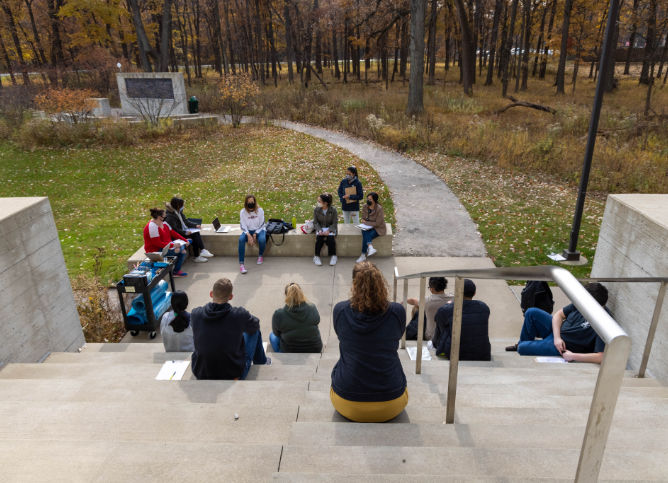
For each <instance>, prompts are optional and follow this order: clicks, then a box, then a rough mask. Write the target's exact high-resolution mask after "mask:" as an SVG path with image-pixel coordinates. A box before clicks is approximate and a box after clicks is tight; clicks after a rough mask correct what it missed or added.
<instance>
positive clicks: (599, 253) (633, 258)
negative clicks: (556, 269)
mask: <svg viewBox="0 0 668 483" xmlns="http://www.w3.org/2000/svg"><path fill="white" fill-rule="evenodd" d="M667 275H668V195H651V194H647V195H610V196H609V197H608V201H607V203H606V205H605V214H604V215H603V222H602V223H601V231H600V233H599V237H598V246H597V248H596V256H595V257H594V266H593V268H592V277H657V276H667ZM605 285H606V286H607V287H608V290H609V292H610V302H609V303H608V306H609V307H610V309H611V310H612V312H613V314H614V316H615V319H616V320H617V321H618V322H619V323H620V324H621V325H622V326H623V327H624V329H625V330H626V331H627V333H628V334H629V335H630V336H631V339H632V341H633V343H632V347H631V358H630V365H631V367H632V368H633V369H635V370H637V369H638V367H639V366H640V361H641V359H642V353H643V350H644V347H645V341H646V339H647V331H648V328H649V324H650V321H651V319H652V313H653V311H654V305H655V302H656V296H657V292H658V290H659V284H658V283H651V284H645V283H607V284H605ZM667 299H668V297H667ZM663 305H664V307H663V311H662V313H661V318H660V320H659V326H658V328H657V331H656V336H655V339H654V345H653V346H652V353H651V356H650V359H649V364H648V366H647V367H648V371H649V372H650V373H651V374H652V375H653V376H654V377H656V378H658V379H661V380H662V381H663V382H665V383H668V301H664V304H663Z"/></svg>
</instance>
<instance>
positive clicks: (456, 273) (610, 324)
mask: <svg viewBox="0 0 668 483" xmlns="http://www.w3.org/2000/svg"><path fill="white" fill-rule="evenodd" d="M428 277H454V278H455V300H454V314H453V320H452V339H451V340H452V342H451V346H450V371H449V377H448V395H447V406H446V416H445V422H446V423H447V424H452V423H454V419H455V400H456V395H457V372H458V368H459V343H460V335H461V327H462V306H463V302H464V279H465V278H475V279H497V280H498V279H501V280H545V281H554V282H556V283H557V285H558V286H559V287H560V288H561V289H562V290H563V291H564V293H565V294H566V296H567V297H568V298H569V299H570V300H571V302H573V304H574V305H575V307H576V308H577V309H578V311H579V312H580V313H581V314H582V315H583V316H584V317H585V318H586V319H587V320H588V321H589V323H590V324H591V326H592V327H593V329H594V330H595V331H596V333H597V334H598V335H599V337H601V339H603V341H604V342H605V350H604V352H603V360H602V361H601V368H600V369H599V372H598V377H597V379H596V387H595V389H594V395H593V397H592V401H591V406H590V408H589V418H588V420H587V428H586V430H585V435H584V439H583V441H582V447H581V449H580V458H579V461H578V469H577V473H576V476H575V481H596V480H597V479H598V474H599V472H600V469H601V462H602V461H603V453H604V451H605V445H606V442H607V440H608V434H609V432H610V426H611V424H612V417H613V414H614V410H615V406H616V404H617V398H618V397H619V391H620V389H621V385H622V381H623V379H624V371H625V369H626V362H627V360H628V358H629V353H630V351H631V338H630V337H629V336H628V335H627V334H626V332H624V330H623V329H622V328H621V327H620V326H619V324H617V322H615V320H614V319H613V318H612V317H610V315H609V314H608V313H607V312H606V311H605V309H603V307H601V305H599V304H598V302H596V300H594V298H593V297H592V296H591V295H590V294H589V292H587V291H586V290H585V288H584V287H583V286H582V284H580V282H579V281H578V280H577V279H576V278H575V277H574V276H573V275H572V274H571V273H570V272H569V271H568V270H566V269H564V268H561V267H555V266H550V265H546V266H540V267H497V268H483V269H466V270H462V269H460V270H439V271H431V272H420V273H414V274H409V275H399V271H398V269H397V268H396V267H395V270H394V284H393V288H394V290H393V295H394V300H395V301H396V296H397V282H398V280H403V281H404V293H403V306H404V308H406V300H407V293H408V280H409V279H414V278H419V279H420V301H419V312H418V324H417V325H418V341H417V342H418V344H417V348H416V349H417V351H416V352H417V354H416V364H415V372H416V374H420V372H421V368H422V340H423V337H424V334H423V332H424V324H423V323H422V321H423V320H424V305H425V291H426V285H427V279H428ZM657 281H660V280H657ZM405 345H406V341H405V333H404V337H403V338H402V341H401V347H402V348H404V347H405Z"/></svg>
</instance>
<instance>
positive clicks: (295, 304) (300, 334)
mask: <svg viewBox="0 0 668 483" xmlns="http://www.w3.org/2000/svg"><path fill="white" fill-rule="evenodd" d="M319 323H320V314H319V313H318V309H317V308H316V306H315V305H314V304H310V303H308V302H307V301H306V297H305V296H304V292H303V291H302V288H301V287H300V286H299V285H297V284H296V283H289V284H287V285H286V286H285V307H282V308H280V309H276V311H275V312H274V315H273V317H272V318H271V328H272V332H271V333H270V334H269V342H271V347H272V348H273V349H274V352H320V351H322V339H321V338H320V330H319V329H318V324H319Z"/></svg>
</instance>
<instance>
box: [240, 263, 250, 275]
mask: <svg viewBox="0 0 668 483" xmlns="http://www.w3.org/2000/svg"><path fill="white" fill-rule="evenodd" d="M239 271H240V272H241V273H242V274H244V273H248V270H246V267H245V266H244V264H243V263H242V264H241V265H239Z"/></svg>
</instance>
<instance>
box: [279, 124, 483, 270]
mask: <svg viewBox="0 0 668 483" xmlns="http://www.w3.org/2000/svg"><path fill="white" fill-rule="evenodd" d="M274 124H275V125H276V126H280V127H283V128H286V129H291V130H293V131H298V132H302V133H305V134H308V135H310V136H313V137H317V138H319V139H323V140H325V141H327V142H329V143H331V144H334V145H336V146H339V147H341V148H343V149H346V150H348V151H350V152H351V153H353V154H354V155H355V156H358V157H359V158H362V159H363V160H364V161H366V162H367V163H369V164H370V165H371V166H372V167H373V168H374V169H375V170H376V171H377V172H378V174H379V175H380V177H381V178H382V179H383V181H384V182H385V184H386V185H387V187H388V188H389V189H390V192H391V193H392V199H393V201H394V208H395V211H396V221H397V230H396V234H395V236H394V240H393V243H392V247H393V252H394V255H396V256H411V255H412V256H431V257H484V256H486V251H485V245H484V244H483V242H482V239H481V238H480V234H479V233H478V230H477V228H476V225H475V223H473V221H472V220H471V217H470V216H469V214H468V212H467V211H466V210H465V209H464V207H463V206H462V204H461V203H460V202H459V199H458V198H457V197H456V196H455V195H454V194H453V193H452V191H450V189H449V188H448V187H447V185H446V184H445V183H444V182H443V180H441V179H440V178H438V177H437V176H436V175H434V174H433V173H432V172H431V171H429V170H428V169H426V168H425V167H423V166H421V165H419V164H417V163H416V162H415V161H413V160H411V159H408V158H406V157H405V156H401V155H400V154H398V153H396V152H394V151H390V150H388V149H384V148H381V147H378V146H377V145H375V144H373V143H370V142H367V141H363V140H360V139H356V138H354V137H351V136H348V135H346V134H342V133H339V132H335V131H330V130H327V129H322V128H318V127H313V126H308V125H305V124H299V123H295V122H290V121H274ZM381 203H382V202H381Z"/></svg>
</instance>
